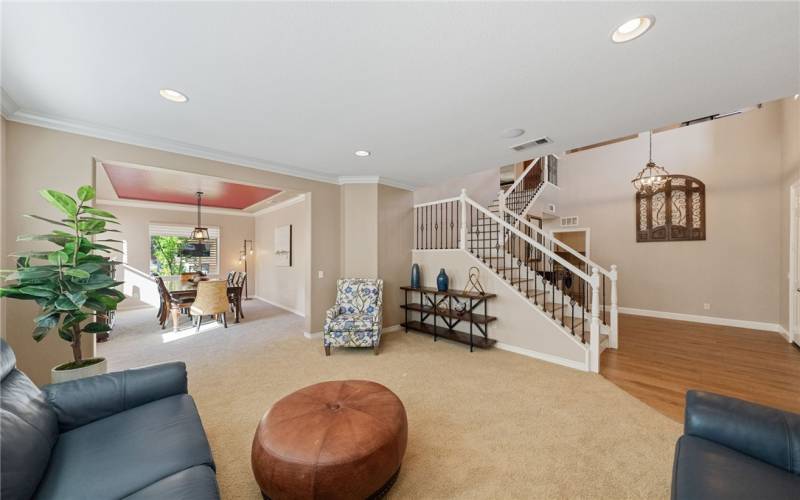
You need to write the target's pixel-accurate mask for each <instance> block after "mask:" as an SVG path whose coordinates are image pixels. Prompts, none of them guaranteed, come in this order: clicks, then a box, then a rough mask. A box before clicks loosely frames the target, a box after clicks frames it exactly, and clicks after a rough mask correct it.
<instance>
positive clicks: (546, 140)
mask: <svg viewBox="0 0 800 500" xmlns="http://www.w3.org/2000/svg"><path fill="white" fill-rule="evenodd" d="M551 142H553V140H552V139H551V138H549V137H539V138H538V139H534V140H532V141H528V142H523V143H522V144H517V145H516V146H511V149H513V150H514V151H524V150H526V149H530V148H535V147H537V146H542V145H544V144H550V143H551Z"/></svg>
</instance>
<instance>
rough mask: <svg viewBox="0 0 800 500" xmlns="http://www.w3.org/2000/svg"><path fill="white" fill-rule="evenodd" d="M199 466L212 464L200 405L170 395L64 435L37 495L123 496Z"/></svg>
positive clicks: (63, 499) (62, 499) (66, 498)
mask: <svg viewBox="0 0 800 500" xmlns="http://www.w3.org/2000/svg"><path fill="white" fill-rule="evenodd" d="M198 465H204V466H208V467H209V468H213V467H214V462H213V460H212V458H211V450H210V448H209V446H208V441H207V440H206V436H205V432H204V431H203V425H202V423H201V422H200V416H199V415H198V413H197V408H196V407H195V404H194V401H193V400H192V398H191V396H188V395H186V394H180V395H176V396H170V397H167V398H163V399H159V400H156V401H153V402H151V403H147V404H144V405H142V406H138V407H136V408H132V409H129V410H127V411H124V412H121V413H116V414H114V415H112V416H110V417H106V418H103V419H100V420H96V421H94V422H92V423H90V424H87V425H84V426H81V427H78V428H76V429H73V430H71V431H68V432H64V433H63V434H61V435H60V436H59V438H58V441H57V442H56V445H55V447H54V448H53V453H52V456H51V458H50V464H49V467H48V469H47V472H46V473H45V476H44V478H43V479H42V482H41V483H40V485H39V489H38V491H37V494H36V498H39V499H59V500H70V499H85V498H124V497H126V496H128V495H132V494H134V493H136V492H137V491H140V490H142V489H144V488H146V487H148V486H150V485H154V484H157V483H158V482H159V481H162V480H164V479H165V478H167V477H169V476H171V475H173V474H176V473H179V472H181V471H184V470H187V469H189V468H191V467H194V466H198ZM162 486H164V487H167V486H169V485H162Z"/></svg>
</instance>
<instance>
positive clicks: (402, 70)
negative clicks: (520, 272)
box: [2, 2, 800, 185]
mask: <svg viewBox="0 0 800 500" xmlns="http://www.w3.org/2000/svg"><path fill="white" fill-rule="evenodd" d="M642 14H653V15H655V17H656V24H655V26H654V28H653V29H652V30H651V31H650V32H648V33H647V34H646V35H645V36H644V37H642V38H641V39H638V40H635V41H633V42H629V43H626V44H621V45H615V44H612V43H611V42H610V41H609V36H610V33H611V31H612V30H613V29H614V28H615V27H616V26H617V25H619V24H620V23H622V22H624V21H625V20H627V19H629V18H631V17H635V16H637V15H642ZM799 18H800V4H798V3H797V2H787V3H764V2H752V3H710V2H709V3H698V2H692V3H672V2H664V3H643V2H636V3H572V2H562V3H507V4H499V3H489V2H486V3H395V4H391V3H381V4H377V3H373V4H370V3H247V4H232V3H165V2H153V3H143V2H140V3H108V2H106V3H80V4H77V3H61V4H43V3H9V2H3V4H2V30H3V32H2V87H3V89H4V90H5V92H6V93H7V95H8V96H10V98H11V100H13V102H11V101H9V100H8V99H6V100H5V102H4V103H3V108H4V113H5V114H6V115H7V117H8V118H10V119H12V120H18V121H25V122H29V123H36V124H49V126H54V127H59V128H63V129H67V130H75V131H80V132H83V133H87V134H90V135H97V136H102V137H108V138H116V139H120V140H124V141H127V142H132V143H136V144H143V145H148V146H154V147H160V148H163V149H169V150H173V151H180V152H188V153H191V154H197V155H199V156H205V157H211V158H219V159H227V160H230V161H236V162H238V163H243V164H248V165H252V166H256V167H259V168H266V169H271V170H276V171H282V172H292V173H295V174H296V175H302V176H307V177H312V178H319V179H325V180H332V179H335V178H336V177H337V176H381V177H384V178H389V179H393V180H395V181H399V182H402V183H407V184H410V185H425V184H430V183H434V182H436V181H438V180H440V179H443V178H446V177H449V176H453V175H458V174H464V173H470V172H475V171H478V170H482V169H485V168H490V167H493V166H499V165H504V164H508V163H512V162H514V161H519V160H522V159H525V158H529V157H532V156H536V155H538V154H541V153H544V152H558V151H564V150H566V149H570V148H573V147H578V146H583V145H586V144H591V143H595V142H598V141H602V140H606V139H609V138H613V137H619V136H622V135H626V134H629V133H631V132H638V131H641V130H646V129H648V128H652V127H656V126H660V125H664V124H668V123H673V122H677V121H681V120H686V119H690V118H695V117H699V116H704V115H708V114H713V113H718V112H725V111H730V110H733V109H737V108H740V107H744V106H747V105H751V104H755V103H758V102H765V101H769V100H773V99H777V98H781V97H785V96H788V95H792V94H794V93H796V92H799V91H800V29H799V28H798V23H799V21H798V19H799ZM163 87H171V88H175V89H178V90H180V91H182V92H184V93H186V94H187V95H188V96H189V99H190V101H189V102H188V103H187V104H174V103H170V102H168V101H165V100H164V99H162V98H161V97H159V94H158V90H159V89H161V88H163ZM514 127H519V128H523V129H525V130H526V131H527V133H526V134H525V135H524V136H522V137H521V138H516V139H503V138H501V137H500V133H501V131H502V130H504V129H507V128H514ZM544 135H546V136H549V137H551V138H552V139H553V140H554V141H555V142H554V144H552V145H549V146H546V147H542V148H540V149H537V150H531V151H529V152H522V153H517V152H513V151H511V150H510V149H508V148H509V146H511V145H514V144H517V143H519V142H522V141H524V140H526V139H533V138H536V137H539V136H544ZM357 149H368V150H370V151H372V152H373V155H372V156H371V157H369V158H357V157H355V156H354V155H353V151H355V150H357Z"/></svg>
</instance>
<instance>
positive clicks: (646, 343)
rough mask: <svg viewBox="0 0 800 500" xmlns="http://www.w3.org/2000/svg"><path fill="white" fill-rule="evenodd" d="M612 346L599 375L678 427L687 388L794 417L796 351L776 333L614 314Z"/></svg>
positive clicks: (798, 402) (798, 401)
mask: <svg viewBox="0 0 800 500" xmlns="http://www.w3.org/2000/svg"><path fill="white" fill-rule="evenodd" d="M619 345H620V347H619V349H617V350H616V351H615V350H613V349H606V350H605V351H604V352H603V354H602V360H601V363H600V366H601V369H600V373H601V374H602V375H603V376H604V377H606V378H607V379H608V380H610V381H611V382H613V383H615V384H616V385H617V386H619V387H620V388H622V389H623V390H625V391H627V392H628V393H630V394H631V395H633V396H635V397H636V398H638V399H640V400H641V401H643V402H644V403H646V404H648V405H650V406H652V407H653V408H655V409H656V410H658V411H660V412H661V413H663V414H665V415H667V416H668V417H670V418H673V419H675V420H677V421H678V422H683V410H684V397H685V395H686V391H687V390H688V389H700V390H706V391H712V392H716V393H719V394H725V395H727V396H732V397H736V398H740V399H746V400H748V401H753V402H756V403H760V404H764V405H768V406H773V407H776V408H781V409H784V410H789V411H793V412H796V413H800V350H798V349H797V348H796V347H794V346H793V345H792V344H790V343H788V342H786V340H785V339H784V338H783V337H781V336H780V335H779V334H777V333H773V332H764V331H759V330H749V329H745V328H732V327H726V326H716V325H706V324H701V323H689V322H685V321H673V320H665V319H658V318H648V317H643V316H629V315H620V327H619Z"/></svg>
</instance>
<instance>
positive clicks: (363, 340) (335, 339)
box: [325, 330, 380, 347]
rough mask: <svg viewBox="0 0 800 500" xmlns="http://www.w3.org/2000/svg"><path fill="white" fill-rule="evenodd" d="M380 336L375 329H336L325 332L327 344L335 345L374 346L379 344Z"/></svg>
mask: <svg viewBox="0 0 800 500" xmlns="http://www.w3.org/2000/svg"><path fill="white" fill-rule="evenodd" d="M379 338H380V337H379V336H378V335H377V334H376V333H375V331H374V330H360V331H339V330H334V331H331V332H327V333H326V334H325V345H329V346H334V347H373V346H375V345H377V344H378V341H379Z"/></svg>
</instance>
